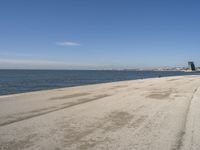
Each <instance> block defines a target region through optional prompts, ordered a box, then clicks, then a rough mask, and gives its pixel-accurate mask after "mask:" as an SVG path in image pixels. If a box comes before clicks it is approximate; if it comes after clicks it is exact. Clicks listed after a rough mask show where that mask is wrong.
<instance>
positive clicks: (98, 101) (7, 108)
mask: <svg viewBox="0 0 200 150" xmlns="http://www.w3.org/2000/svg"><path fill="white" fill-rule="evenodd" d="M199 87H200V76H185V77H183V76H181V77H167V78H154V79H144V80H135V81H123V82H115V83H107V84H97V85H89V86H80V87H73V88H64V89H56V90H49V91H40V92H31V93H25V94H16V95H9V96H0V150H40V149H41V150H59V149H60V150H86V149H89V150H179V149H180V150H182V149H183V150H190V149H191V150H199V149H200V142H199V141H200V138H199V137H200V111H199V110H200V89H199Z"/></svg>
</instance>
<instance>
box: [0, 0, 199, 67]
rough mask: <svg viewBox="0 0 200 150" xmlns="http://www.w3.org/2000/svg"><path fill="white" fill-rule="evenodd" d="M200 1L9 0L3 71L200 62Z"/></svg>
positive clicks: (1, 45) (1, 37) (0, 53)
mask: <svg viewBox="0 0 200 150" xmlns="http://www.w3.org/2000/svg"><path fill="white" fill-rule="evenodd" d="M199 7H200V2H198V1H195V0H191V1H185V0H184V1H181V0H177V1H173V0H168V1H161V0H151V1H149V0H133V1H132V0H125V1H124V0H123V1H122V0H117V1H116V0H109V1H108V0H98V1H97V0H85V1H83V0H59V1H56V0H43V1H41V0H34V1H25V0H18V1H14V0H7V1H2V2H1V5H0V19H1V20H0V21H1V23H0V69H134V68H142V69H151V68H158V67H185V66H187V62H188V61H194V63H195V65H196V66H197V67H198V66H200V42H199V39H200V20H199V15H200V10H199Z"/></svg>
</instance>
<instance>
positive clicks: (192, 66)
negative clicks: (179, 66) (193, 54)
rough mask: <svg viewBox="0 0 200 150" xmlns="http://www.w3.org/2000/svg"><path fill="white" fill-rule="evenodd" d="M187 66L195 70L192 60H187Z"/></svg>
mask: <svg viewBox="0 0 200 150" xmlns="http://www.w3.org/2000/svg"><path fill="white" fill-rule="evenodd" d="M188 66H189V68H190V69H191V70H192V71H195V70H196V68H195V65H194V62H193V61H189V62H188Z"/></svg>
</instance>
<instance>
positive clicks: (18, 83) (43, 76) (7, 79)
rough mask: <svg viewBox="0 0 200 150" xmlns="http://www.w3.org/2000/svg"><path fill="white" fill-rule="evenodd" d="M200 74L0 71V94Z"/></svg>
mask: <svg viewBox="0 0 200 150" xmlns="http://www.w3.org/2000/svg"><path fill="white" fill-rule="evenodd" d="M191 74H200V73H185V72H178V71H89V70H88V71H86V70H84V71H83V70H79V71H78V70H76V71H75V70H0V95H5V94H14V93H21V92H30V91H37V90H46V89H54V88H61V87H72V86H79V85H86V84H95V83H105V82H113V81H122V80H134V79H143V78H152V77H158V76H162V77H165V76H178V75H191Z"/></svg>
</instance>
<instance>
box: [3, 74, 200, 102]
mask: <svg viewBox="0 0 200 150" xmlns="http://www.w3.org/2000/svg"><path fill="white" fill-rule="evenodd" d="M183 76H199V75H177V76H176V75H175V76H158V77H147V78H141V79H128V80H120V81H107V82H100V83H90V84H84V85H74V86H68V87H55V88H52V89H42V90H33V91H27V92H21V93H11V94H3V95H0V98H1V97H8V96H15V95H16V96H17V95H24V94H29V93H37V92H45V91H53V90H62V89H68V88H76V87H77V88H78V87H84V86H96V85H101V84H112V83H120V82H129V81H138V80H148V79H157V78H173V77H183Z"/></svg>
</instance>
